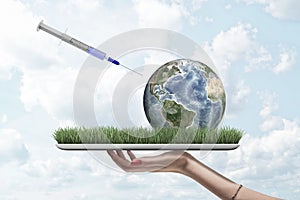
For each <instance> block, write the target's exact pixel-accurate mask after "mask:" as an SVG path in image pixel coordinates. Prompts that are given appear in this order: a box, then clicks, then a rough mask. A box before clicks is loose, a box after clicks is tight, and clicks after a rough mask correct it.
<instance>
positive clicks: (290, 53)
mask: <svg viewBox="0 0 300 200" xmlns="http://www.w3.org/2000/svg"><path fill="white" fill-rule="evenodd" d="M279 57H280V61H279V63H278V64H277V65H276V66H275V67H274V68H273V69H272V70H273V72H274V73H275V74H279V73H282V72H285V71H288V70H290V69H291V67H292V66H293V65H294V64H295V61H296V58H295V57H296V52H295V51H294V50H282V52H281V53H280V55H279Z"/></svg>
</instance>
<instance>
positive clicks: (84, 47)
mask: <svg viewBox="0 0 300 200" xmlns="http://www.w3.org/2000/svg"><path fill="white" fill-rule="evenodd" d="M40 29H41V30H43V31H45V32H47V33H49V34H51V35H53V36H55V37H57V38H59V39H61V40H63V41H64V42H67V43H69V44H71V45H73V46H75V47H77V48H79V49H81V50H83V51H86V52H88V50H89V48H90V46H88V45H87V44H84V43H83V42H80V41H79V40H76V39H75V38H72V37H71V36H69V35H67V34H65V33H62V32H60V31H58V30H56V29H54V28H52V27H50V26H48V25H46V24H44V23H43V21H41V22H40V23H39V25H38V27H37V30H40ZM88 53H89V52H88Z"/></svg>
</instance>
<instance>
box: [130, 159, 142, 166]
mask: <svg viewBox="0 0 300 200" xmlns="http://www.w3.org/2000/svg"><path fill="white" fill-rule="evenodd" d="M131 164H132V165H140V164H142V161H141V160H133V161H131Z"/></svg>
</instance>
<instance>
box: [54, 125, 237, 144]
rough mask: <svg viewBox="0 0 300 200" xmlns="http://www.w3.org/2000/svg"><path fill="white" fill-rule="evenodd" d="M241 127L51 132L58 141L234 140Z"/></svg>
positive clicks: (92, 142)
mask: <svg viewBox="0 0 300 200" xmlns="http://www.w3.org/2000/svg"><path fill="white" fill-rule="evenodd" d="M242 136H243V131H242V130H239V129H236V128H231V127H228V126H226V127H222V128H220V129H214V130H208V129H193V128H191V129H183V128H161V129H147V128H126V129H118V128H116V127H97V128H84V127H81V128H71V127H67V128H59V129H58V130H56V131H55V132H54V134H53V137H54V139H55V140H56V141H57V143H58V144H110V143H113V144H237V143H238V142H239V141H240V139H241V138H242Z"/></svg>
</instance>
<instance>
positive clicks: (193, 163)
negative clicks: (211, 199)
mask: <svg viewBox="0 0 300 200" xmlns="http://www.w3.org/2000/svg"><path fill="white" fill-rule="evenodd" d="M180 173H181V174H184V175H186V176H189V177H191V178H192V179H194V180H195V181H197V182H198V183H200V184H201V185H203V186H204V187H205V188H207V189H208V190H209V191H211V192H212V193H214V194H215V195H217V196H218V197H219V198H221V199H231V198H232V196H233V195H234V194H235V192H236V191H237V189H238V187H239V185H238V184H236V183H234V182H232V181H231V180H229V179H227V178H226V177H224V176H222V175H221V174H219V173H217V172H216V171H214V170H212V169H210V168H209V167H207V166H205V165H204V164H202V163H201V162H199V161H197V160H195V159H194V158H192V157H188V158H187V162H186V165H185V167H183V168H182V169H181V170H180Z"/></svg>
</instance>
